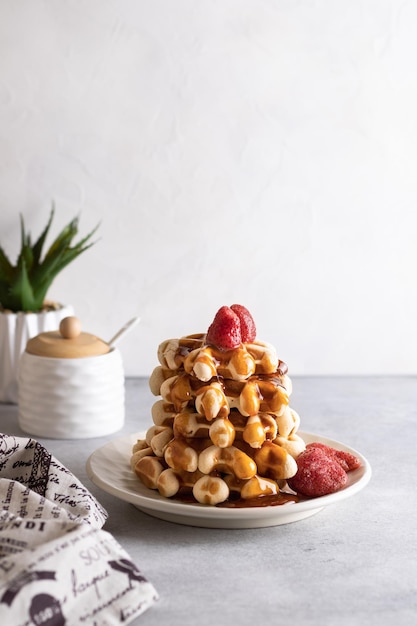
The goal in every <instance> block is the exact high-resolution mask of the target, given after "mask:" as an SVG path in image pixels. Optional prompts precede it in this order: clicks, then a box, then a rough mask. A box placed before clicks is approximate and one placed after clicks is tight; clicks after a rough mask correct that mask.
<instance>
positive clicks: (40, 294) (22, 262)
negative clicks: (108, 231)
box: [0, 207, 98, 312]
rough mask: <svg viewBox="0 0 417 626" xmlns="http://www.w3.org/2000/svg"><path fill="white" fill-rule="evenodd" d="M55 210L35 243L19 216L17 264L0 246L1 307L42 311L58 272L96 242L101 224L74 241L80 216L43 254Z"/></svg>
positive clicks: (71, 222)
mask: <svg viewBox="0 0 417 626" xmlns="http://www.w3.org/2000/svg"><path fill="white" fill-rule="evenodd" d="M54 213H55V210H54V207H52V209H51V213H50V216H49V220H48V223H47V225H46V226H45V228H44V230H43V232H42V233H41V235H40V236H39V238H38V239H37V241H36V242H35V243H34V244H33V245H32V241H31V236H30V233H28V232H26V229H25V224H24V220H23V217H22V215H21V216H20V231H21V247H20V252H19V255H18V258H17V261H16V264H15V265H13V264H12V263H11V262H10V261H9V259H8V257H7V256H6V254H5V252H4V250H3V248H2V246H0V308H2V309H3V310H10V311H14V312H17V311H33V312H36V311H40V310H41V309H42V308H43V304H44V301H45V298H46V294H47V292H48V289H49V287H50V286H51V284H52V282H53V281H54V279H55V278H56V276H57V275H58V274H59V272H61V270H63V269H64V267H66V266H67V265H68V264H69V263H71V262H72V261H73V260H74V259H76V258H77V257H78V256H79V255H80V254H81V253H82V252H84V251H85V250H88V248H90V247H91V246H92V245H94V243H95V242H92V241H91V237H92V236H93V234H94V233H95V231H96V230H97V228H98V226H96V228H94V230H92V231H91V232H90V233H89V234H88V235H87V236H86V237H84V238H83V239H81V241H79V242H78V243H75V244H74V245H71V244H72V242H73V239H74V237H75V236H76V235H77V233H78V221H79V218H78V217H76V218H74V219H73V220H71V221H70V222H69V224H67V226H65V227H64V228H63V229H62V231H61V232H60V233H59V235H58V236H57V238H56V239H55V240H54V242H53V243H52V244H51V246H50V247H49V249H48V250H47V252H46V254H45V255H44V257H43V258H41V256H42V250H43V248H44V244H45V240H46V237H47V235H48V232H49V229H50V227H51V224H52V220H53V217H54Z"/></svg>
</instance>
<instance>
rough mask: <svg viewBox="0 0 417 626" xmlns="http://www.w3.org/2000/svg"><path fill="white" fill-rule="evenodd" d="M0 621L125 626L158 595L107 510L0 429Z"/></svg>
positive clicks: (35, 445)
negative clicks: (107, 525)
mask: <svg viewBox="0 0 417 626" xmlns="http://www.w3.org/2000/svg"><path fill="white" fill-rule="evenodd" d="M0 502H1V507H0V624H13V626H24V625H25V626H29V625H32V624H34V625H35V626H64V625H65V626H76V625H77V626H78V625H81V624H88V625H94V624H96V625H97V626H98V625H100V626H113V625H116V624H121V623H123V624H128V623H129V622H131V621H132V620H133V619H135V618H136V617H138V616H139V615H140V614H141V613H143V612H144V611H145V610H146V609H148V608H149V607H151V606H152V604H153V603H154V602H155V601H156V600H157V599H158V594H157V592H156V590H155V588H154V587H153V585H152V584H151V583H150V582H149V581H148V580H147V579H146V577H145V576H144V575H143V574H142V573H141V571H140V570H139V569H138V568H137V567H136V565H135V564H134V563H133V562H132V561H131V560H130V557H129V555H128V554H127V553H126V552H125V550H124V549H123V548H122V546H120V544H119V543H118V542H117V541H116V540H115V538H114V537H113V536H112V535H111V534H110V533H108V532H106V531H104V530H103V529H102V526H103V524H104V522H105V520H106V517H107V513H106V511H105V510H104V509H103V508H102V507H101V506H100V504H99V503H98V502H97V500H96V499H95V498H94V497H93V495H92V494H91V493H90V492H89V491H88V490H87V489H86V488H85V487H84V486H83V485H82V484H81V483H80V481H79V480H78V479H77V478H76V477H75V476H74V475H73V474H72V473H71V472H70V471H69V470H68V469H67V468H66V467H64V466H63V465H62V464H61V463H60V462H59V461H57V459H55V458H54V457H53V456H52V455H51V454H50V453H49V452H48V451H47V450H46V448H45V447H44V446H42V445H41V444H40V443H39V442H37V441H36V440H34V439H31V438H29V439H26V438H20V437H13V436H10V435H2V434H0Z"/></svg>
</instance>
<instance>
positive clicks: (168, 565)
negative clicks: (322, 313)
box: [0, 377, 417, 626]
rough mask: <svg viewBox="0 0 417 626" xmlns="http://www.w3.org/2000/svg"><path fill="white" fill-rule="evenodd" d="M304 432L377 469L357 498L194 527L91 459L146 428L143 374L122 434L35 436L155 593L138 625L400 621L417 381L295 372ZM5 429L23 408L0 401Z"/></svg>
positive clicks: (415, 566)
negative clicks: (152, 506)
mask: <svg viewBox="0 0 417 626" xmlns="http://www.w3.org/2000/svg"><path fill="white" fill-rule="evenodd" d="M293 387H294V391H293V395H292V398H291V406H292V407H293V408H294V409H295V410H296V411H297V412H298V413H299V414H300V416H301V429H302V430H304V431H307V432H311V433H315V434H318V435H322V436H326V437H330V438H331V439H336V440H338V441H341V442H343V443H345V444H347V445H349V446H351V447H353V448H355V449H357V450H358V451H359V452H361V453H362V454H363V455H364V456H365V457H366V458H367V459H368V461H369V462H370V464H371V466H372V478H371V481H370V483H369V484H368V485H367V487H366V488H365V489H364V490H363V491H361V492H360V493H358V494H356V495H355V496H354V497H352V498H349V499H346V500H344V501H342V502H340V503H337V504H334V505H332V506H329V507H326V508H324V509H322V510H321V511H320V512H319V513H317V514H316V515H314V516H312V517H309V518H307V519H304V520H302V521H298V522H295V523H291V524H286V525H281V526H275V527H269V528H261V529H249V530H223V529H207V528H196V527H190V526H182V525H179V524H174V523H170V522H165V521H162V520H159V519H157V518H153V517H150V516H148V515H146V514H145V513H142V512H141V511H139V510H138V509H136V508H135V507H134V506H133V505H131V504H129V503H126V502H123V501H121V500H119V499H117V498H115V497H113V496H111V495H109V494H107V493H105V492H104V491H102V490H101V489H100V488H98V487H96V486H95V485H94V484H93V483H92V482H91V481H90V480H89V478H88V477H87V473H86V469H85V464H86V460H87V458H88V456H89V455H90V454H91V453H92V452H93V451H94V450H96V449H97V448H98V447H100V446H102V445H103V444H104V443H106V442H107V441H110V440H112V439H115V438H119V437H121V436H123V435H125V434H128V433H134V432H137V431H141V430H146V429H147V428H148V426H150V425H151V417H150V408H151V405H152V403H153V402H154V401H155V398H154V397H153V396H152V395H151V393H150V391H149V389H148V384H147V381H146V380H145V379H128V380H127V381H126V396H127V397H126V422H125V426H124V428H123V430H121V431H120V432H118V433H116V434H115V435H112V436H108V437H102V438H96V439H88V440H82V441H65V440H52V439H39V441H41V443H43V444H44V445H45V446H46V447H47V448H48V450H49V451H50V452H51V453H52V454H53V455H55V456H56V457H57V458H58V459H59V460H60V461H61V462H62V463H63V464H64V465H66V466H67V467H68V468H69V469H70V470H71V471H72V472H73V473H74V474H75V475H76V476H78V478H79V479H80V480H81V481H82V482H83V483H84V484H85V486H86V487H87V488H88V489H90V491H91V492H92V493H93V494H94V495H95V496H96V498H97V499H98V500H99V501H100V503H101V504H102V505H103V506H104V507H105V508H106V509H107V512H108V514H109V518H108V521H107V522H106V525H105V529H106V530H108V531H109V532H111V533H112V534H113V535H114V536H115V537H116V538H117V540H118V541H119V542H120V543H121V544H122V546H123V547H124V548H125V549H126V550H127V552H128V553H129V554H130V556H131V558H132V560H133V561H135V563H136V564H137V566H138V567H139V568H140V569H141V570H142V572H143V573H144V574H145V575H146V576H147V578H148V579H149V580H150V581H151V582H152V583H153V584H154V586H155V587H156V589H157V591H158V593H159V595H160V599H159V601H158V602H157V604H155V605H154V606H153V607H152V608H150V609H149V610H148V611H146V612H145V613H144V614H143V615H142V616H141V617H139V618H138V619H137V620H136V621H134V622H132V624H138V625H139V624H140V625H141V626H165V625H166V626H180V625H181V626H209V625H210V626H211V625H212V624H213V623H216V624H218V625H219V626H223V625H225V626H226V625H227V624H230V623H232V622H235V623H236V624H239V626H246V625H251V626H252V625H253V624H254V623H265V624H285V623H291V624H295V625H296V626H304V625H307V624H308V625H309V626H314V625H317V626H318V625H320V626H323V625H325V626H327V625H329V626H330V625H331V626H334V625H336V624H337V626H345V625H355V626H361V625H364V624H366V625H367V626H373V625H375V626H376V625H378V626H392V625H395V626H405V625H410V626H411V624H415V623H417V622H416V617H417V519H416V518H417V515H416V514H417V487H416V484H417V483H416V474H417V454H416V450H417V378H415V377H394V378H393V377H375V378H374V377H363V378H343V377H335V378H332V377H326V378H323V377H317V378H315V377H293ZM0 431H1V432H3V433H6V434H14V435H17V436H26V435H25V434H24V433H22V431H21V430H20V429H19V427H18V425H17V407H16V406H13V405H0Z"/></svg>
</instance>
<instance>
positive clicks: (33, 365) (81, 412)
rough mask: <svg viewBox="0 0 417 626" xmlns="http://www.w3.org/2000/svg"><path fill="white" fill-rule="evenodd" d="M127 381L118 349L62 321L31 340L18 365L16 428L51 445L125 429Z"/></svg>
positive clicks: (72, 320) (77, 324)
mask: <svg viewBox="0 0 417 626" xmlns="http://www.w3.org/2000/svg"><path fill="white" fill-rule="evenodd" d="M124 417H125V379H124V371H123V363H122V357H121V354H120V352H119V350H118V349H117V348H115V347H114V346H112V345H110V344H109V343H106V342H105V341H103V340H101V339H99V338H98V337H96V336H95V335H91V334H89V333H85V332H81V325H80V322H79V320H78V319H77V318H75V317H66V318H64V319H63V320H62V321H61V324H60V327H59V331H52V332H46V333H41V334H40V335H37V336H36V337H34V338H32V339H30V340H29V341H28V343H27V346H26V350H25V352H23V354H22V356H21V359H20V364H19V390H18V422H19V426H20V427H21V429H22V430H23V431H25V432H26V433H28V434H30V435H34V436H38V437H50V438H52V439H87V438H90V437H101V436H104V435H109V434H111V433H114V432H116V431H118V430H120V428H122V426H123V424H124Z"/></svg>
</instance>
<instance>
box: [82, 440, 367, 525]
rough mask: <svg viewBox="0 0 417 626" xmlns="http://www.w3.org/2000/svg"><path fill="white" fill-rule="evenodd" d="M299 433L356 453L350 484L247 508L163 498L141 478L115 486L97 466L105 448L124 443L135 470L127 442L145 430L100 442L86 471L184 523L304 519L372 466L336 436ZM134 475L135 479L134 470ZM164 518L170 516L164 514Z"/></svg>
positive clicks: (350, 490)
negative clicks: (132, 483)
mask: <svg viewBox="0 0 417 626" xmlns="http://www.w3.org/2000/svg"><path fill="white" fill-rule="evenodd" d="M297 434H298V435H299V436H301V437H302V438H303V439H305V440H306V441H307V443H309V442H310V441H319V442H321V443H325V444H327V445H331V446H332V447H335V448H337V449H340V450H345V451H347V452H350V453H351V454H354V455H355V456H357V457H358V458H359V459H360V461H361V467H360V468H358V469H357V470H353V471H352V472H349V474H348V476H349V478H350V481H351V482H350V484H348V485H347V486H346V487H344V488H343V489H341V490H339V491H336V492H335V493H331V494H328V495H325V496H319V497H316V498H309V499H306V500H302V501H301V502H296V503H291V504H286V505H282V506H266V507H247V508H245V507H242V508H227V507H215V506H209V505H205V504H199V503H183V502H179V501H177V500H173V499H170V498H164V497H163V496H161V495H160V494H159V493H158V492H157V491H156V490H155V491H154V490H152V489H149V488H147V487H145V486H144V485H143V484H142V483H141V482H140V480H139V479H137V481H138V483H137V486H138V492H136V491H135V492H133V491H132V490H131V489H129V488H128V487H127V488H126V489H122V488H120V487H117V486H115V485H114V484H112V483H111V482H110V481H109V479H108V478H107V479H106V477H103V475H102V472H100V471H97V467H96V466H95V465H96V464H97V462H98V461H99V460H100V458H101V457H102V456H103V455H104V454H105V453H106V452H111V451H112V449H114V450H116V451H117V454H118V455H120V454H121V451H120V447H122V448H123V447H124V446H125V447H126V470H127V471H132V470H131V468H130V463H129V460H130V457H129V447H128V446H130V450H131V446H133V444H134V443H135V441H136V440H137V439H141V438H144V437H145V432H144V431H139V432H136V433H131V434H126V435H123V436H121V437H119V438H117V439H113V440H111V441H108V442H106V443H105V444H103V445H101V446H99V447H98V448H97V449H96V450H94V451H93V452H92V453H91V454H90V455H89V457H88V459H87V461H86V471H87V475H88V477H89V479H90V480H91V481H92V482H93V483H94V484H95V485H96V486H97V487H99V488H100V489H102V490H103V491H105V492H106V493H108V494H110V495H112V496H114V497H116V498H118V499H120V500H123V501H125V502H129V503H131V504H133V505H134V506H136V507H137V508H138V509H140V510H141V511H143V512H145V513H148V514H151V515H154V516H157V517H159V515H158V513H159V514H164V515H166V516H172V517H173V518H174V517H175V518H177V520H175V521H179V523H185V524H187V520H189V519H191V518H193V519H195V520H200V521H203V520H206V521H208V522H213V521H218V522H221V521H224V522H227V523H228V524H232V525H233V523H239V522H244V521H256V520H266V519H268V520H271V519H276V520H279V519H280V518H285V517H288V516H290V517H294V516H295V517H297V516H298V515H300V517H299V519H303V518H304V517H306V516H307V515H309V514H313V513H314V512H318V511H320V510H321V509H322V508H324V507H326V506H329V505H331V504H336V503H337V502H340V501H342V500H345V499H346V498H349V497H351V496H353V495H355V494H356V493H358V492H359V491H361V490H362V489H363V488H364V487H365V486H366V485H367V484H368V482H369V481H370V479H371V476H372V469H371V466H370V463H369V461H368V460H367V459H366V458H365V457H364V456H363V455H362V454H361V453H360V452H358V451H357V450H355V449H354V448H351V447H350V446H348V445H346V444H345V443H342V442H340V441H338V440H335V439H330V438H329V437H326V436H322V435H318V434H314V433H309V432H306V431H298V432H297ZM132 479H134V474H133V472H132ZM352 479H353V481H352ZM145 490H146V492H149V494H147V493H142V491H145ZM162 519H167V518H166V517H165V518H162ZM182 519H183V521H182ZM293 521H297V519H294V520H293ZM277 524H279V521H278V522H277Z"/></svg>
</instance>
